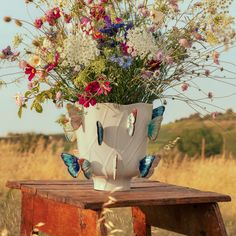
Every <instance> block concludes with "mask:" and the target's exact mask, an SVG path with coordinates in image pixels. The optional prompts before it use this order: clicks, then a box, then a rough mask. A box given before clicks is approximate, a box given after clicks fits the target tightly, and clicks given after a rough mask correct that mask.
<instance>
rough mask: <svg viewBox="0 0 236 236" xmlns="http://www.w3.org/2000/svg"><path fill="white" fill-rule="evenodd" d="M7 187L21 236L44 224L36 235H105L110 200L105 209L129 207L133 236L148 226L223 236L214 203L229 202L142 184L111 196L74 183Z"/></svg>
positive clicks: (206, 194)
mask: <svg viewBox="0 0 236 236" xmlns="http://www.w3.org/2000/svg"><path fill="white" fill-rule="evenodd" d="M7 186H8V187H9V188H13V189H20V190H21V192H22V213H21V215H22V219H21V220H22V221H21V236H29V235H30V233H31V231H32V229H33V227H34V226H35V225H36V224H38V223H39V222H43V223H45V225H43V226H42V227H40V231H42V232H44V233H46V234H48V235H51V236H101V235H106V234H107V232H106V227H105V226H104V222H103V221H101V220H99V219H100V216H101V212H102V209H103V207H104V203H107V202H108V201H109V196H110V204H109V205H107V206H106V207H132V215H133V231H134V235H136V236H144V235H151V226H155V227H159V228H162V229H166V230H170V231H174V232H177V233H182V234H185V235H193V236H198V235H199V236H219V235H227V233H226V230H225V226H224V223H223V220H222V217H221V213H220V210H219V207H218V204H217V202H226V201H230V200H231V199H230V197H229V196H227V195H223V194H218V193H213V192H205V191H199V190H196V189H191V188H186V187H180V186H175V185H170V184H166V183H161V182H157V181H149V180H144V179H141V180H140V179H138V180H134V181H133V182H132V189H131V190H130V191H126V192H114V193H107V192H101V191H95V190H93V188H92V182H91V181H78V180H71V181H52V180H51V181H43V180H38V181H9V182H8V183H7ZM113 198H115V199H116V201H114V199H113ZM111 200H112V201H111ZM105 205H106V204H105ZM97 222H100V223H99V224H97ZM98 225H99V227H98Z"/></svg>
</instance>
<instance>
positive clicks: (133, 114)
mask: <svg viewBox="0 0 236 236" xmlns="http://www.w3.org/2000/svg"><path fill="white" fill-rule="evenodd" d="M136 118H137V109H133V111H132V112H131V113H130V114H129V115H128V119H127V129H128V133H129V136H131V137H132V136H133V135H134V130H135V122H136Z"/></svg>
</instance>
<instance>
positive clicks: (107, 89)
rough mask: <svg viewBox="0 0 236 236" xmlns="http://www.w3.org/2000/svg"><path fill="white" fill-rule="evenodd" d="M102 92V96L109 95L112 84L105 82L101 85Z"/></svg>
mask: <svg viewBox="0 0 236 236" xmlns="http://www.w3.org/2000/svg"><path fill="white" fill-rule="evenodd" d="M100 90H101V94H104V95H106V96H107V95H108V93H110V92H111V86H110V82H109V81H107V82H104V83H102V84H101V87H100Z"/></svg>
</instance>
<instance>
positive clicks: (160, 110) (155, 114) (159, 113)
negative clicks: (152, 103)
mask: <svg viewBox="0 0 236 236" xmlns="http://www.w3.org/2000/svg"><path fill="white" fill-rule="evenodd" d="M164 112H165V107H164V106H160V107H157V108H155V109H153V111H152V119H154V118H156V117H158V116H163V114H164Z"/></svg>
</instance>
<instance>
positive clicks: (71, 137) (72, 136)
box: [63, 122, 76, 142]
mask: <svg viewBox="0 0 236 236" xmlns="http://www.w3.org/2000/svg"><path fill="white" fill-rule="evenodd" d="M63 129H64V133H65V137H66V140H67V141H68V142H74V141H75V140H76V133H75V131H74V129H73V127H72V126H71V124H70V122H67V123H66V124H64V126H63Z"/></svg>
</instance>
